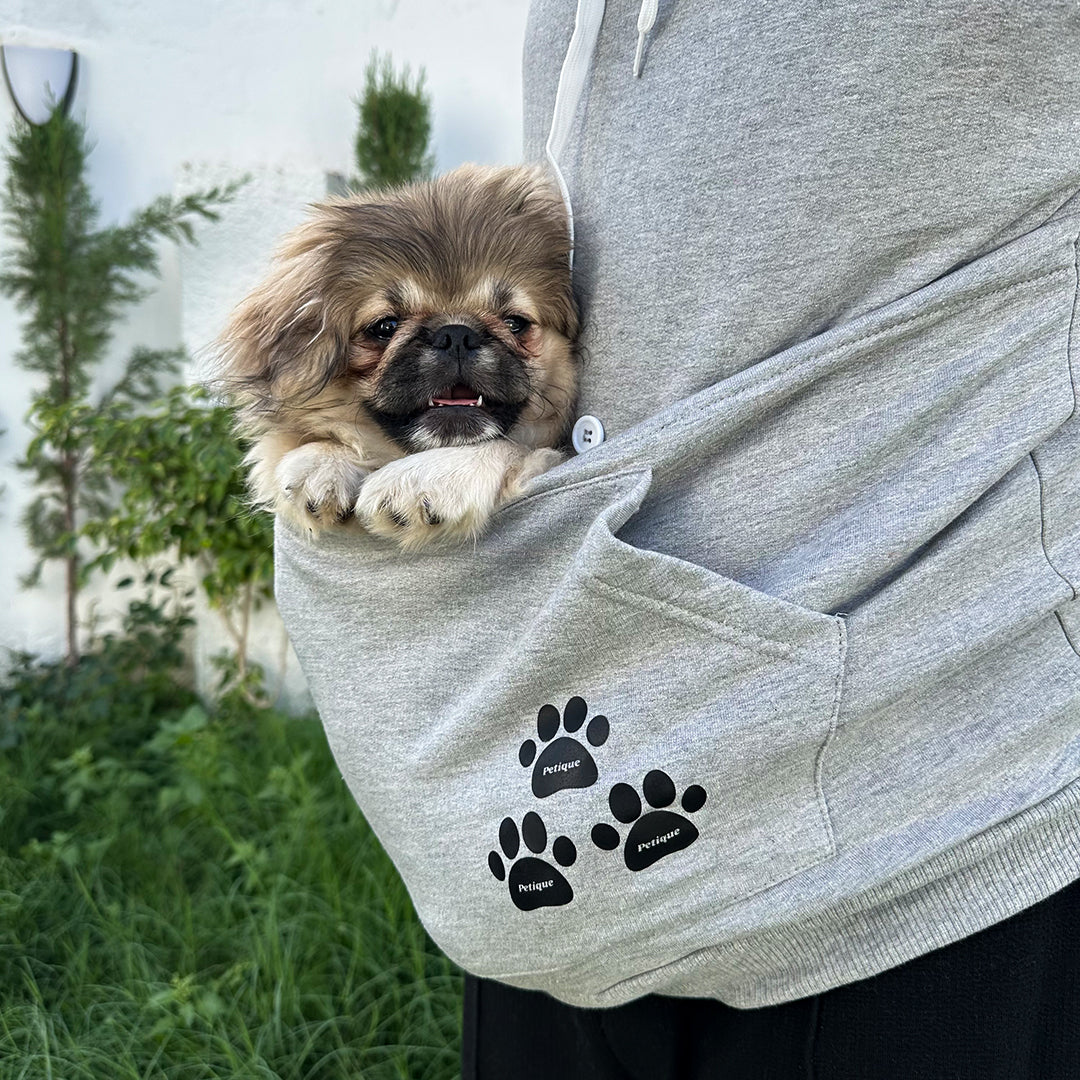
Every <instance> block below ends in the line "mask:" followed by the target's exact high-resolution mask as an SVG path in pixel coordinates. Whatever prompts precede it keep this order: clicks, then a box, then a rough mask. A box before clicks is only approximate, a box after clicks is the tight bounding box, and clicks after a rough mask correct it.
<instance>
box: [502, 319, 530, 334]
mask: <svg viewBox="0 0 1080 1080" xmlns="http://www.w3.org/2000/svg"><path fill="white" fill-rule="evenodd" d="M503 322H504V323H506V325H507V326H508V327H509V328H510V333H511V334H520V333H522V332H523V331H525V330H528V329H529V320H528V319H526V318H525V316H524V315H507V316H506V318H505V319H503Z"/></svg>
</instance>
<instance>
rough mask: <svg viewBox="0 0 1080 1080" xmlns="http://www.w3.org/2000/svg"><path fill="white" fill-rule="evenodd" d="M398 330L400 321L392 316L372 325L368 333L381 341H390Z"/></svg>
mask: <svg viewBox="0 0 1080 1080" xmlns="http://www.w3.org/2000/svg"><path fill="white" fill-rule="evenodd" d="M397 328H398V321H397V319H395V318H394V317H393V316H392V315H389V316H387V317H386V318H385V319H380V320H379V321H378V322H375V323H372V324H371V325H370V326H369V327H368V328H367V332H368V333H369V334H370V335H371V336H372V337H375V338H378V339H379V340H380V341H389V340H390V339H391V338H392V337H393V336H394V332H395V331H396V330H397Z"/></svg>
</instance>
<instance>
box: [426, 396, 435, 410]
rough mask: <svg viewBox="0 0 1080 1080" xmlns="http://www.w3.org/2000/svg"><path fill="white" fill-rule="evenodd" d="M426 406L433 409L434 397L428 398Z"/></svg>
mask: <svg viewBox="0 0 1080 1080" xmlns="http://www.w3.org/2000/svg"><path fill="white" fill-rule="evenodd" d="M427 407H428V408H429V409H434V408H435V399H434V398H433V397H430V398H428V401H427Z"/></svg>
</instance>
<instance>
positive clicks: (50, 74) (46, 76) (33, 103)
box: [0, 45, 79, 124]
mask: <svg viewBox="0 0 1080 1080" xmlns="http://www.w3.org/2000/svg"><path fill="white" fill-rule="evenodd" d="M0 60H2V62H3V68H4V82H6V83H7V88H8V93H9V94H11V100H12V101H13V102H14V103H15V108H16V109H18V110H19V114H20V115H21V116H22V118H23V119H24V120H27V121H29V122H30V123H31V124H44V123H45V121H46V120H48V119H49V116H50V115H51V114H52V111H53V109H55V108H60V109H62V110H63V111H64V112H67V110H68V109H69V108H70V106H71V99H72V98H73V97H74V96H75V78H76V74H77V72H78V66H79V61H78V56H77V55H76V54H75V53H74V52H71V51H69V50H68V49H38V48H34V47H32V46H29V45H4V46H0Z"/></svg>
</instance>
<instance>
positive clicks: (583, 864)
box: [278, 470, 845, 993]
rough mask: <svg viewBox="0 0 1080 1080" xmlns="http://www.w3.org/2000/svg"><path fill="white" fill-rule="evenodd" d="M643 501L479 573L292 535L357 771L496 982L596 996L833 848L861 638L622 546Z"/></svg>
mask: <svg viewBox="0 0 1080 1080" xmlns="http://www.w3.org/2000/svg"><path fill="white" fill-rule="evenodd" d="M649 483H650V476H649V473H648V471H647V470H633V471H630V472H623V473H617V474H614V475H608V476H605V477H601V478H597V479H592V480H587V481H583V482H581V483H576V484H570V485H568V486H565V487H561V488H556V489H554V490H549V491H546V492H544V493H542V494H539V495H536V496H534V497H529V498H525V499H522V500H520V501H519V502H517V503H515V504H513V505H511V506H509V507H507V508H506V509H505V510H504V511H503V512H502V513H501V514H500V515H499V518H498V521H497V523H496V525H495V527H494V528H493V530H492V531H491V533H490V534H489V535H488V536H487V537H485V539H484V541H483V542H482V544H480V545H479V546H478V547H477V548H476V549H475V551H473V550H465V551H447V552H440V553H433V554H428V555H422V556H403V555H401V554H399V553H398V552H396V551H388V550H387V548H386V547H385V545H383V544H381V543H379V542H377V541H372V540H371V539H370V538H367V537H352V538H349V539H348V540H331V541H330V542H329V543H323V544H320V548H319V551H318V552H317V553H316V552H314V550H313V549H312V548H311V547H309V546H308V545H306V544H305V543H304V542H303V541H302V540H300V539H299V538H297V537H296V536H294V535H292V534H290V533H289V532H288V531H287V530H286V529H284V528H283V527H281V526H279V528H278V559H279V564H282V563H284V564H287V572H286V573H282V574H280V575H279V603H280V605H281V607H282V610H283V614H284V615H285V617H286V621H287V624H288V626H289V629H290V633H291V634H292V637H293V640H294V642H295V643H296V646H297V649H298V652H299V653H300V657H301V661H302V663H303V665H304V668H305V671H306V672H307V675H308V678H309V681H310V683H311V687H312V691H313V693H314V696H315V700H316V703H317V705H318V707H319V711H320V713H321V716H322V719H323V723H324V725H325V727H326V730H327V734H328V737H329V739H330V743H331V746H332V748H333V750H334V753H335V755H336V757H337V760H338V763H339V765H340V767H341V770H342V774H343V776H344V777H345V779H346V781H347V782H348V784H349V786H350V788H351V790H352V792H353V794H354V796H355V797H356V799H357V801H358V802H359V804H360V806H361V808H362V809H363V811H364V813H365V815H366V816H367V818H368V820H369V821H370V822H371V824H372V826H373V827H374V829H375V830H376V832H377V834H378V835H379V838H380V840H381V841H382V842H383V844H384V845H385V847H386V849H387V851H388V853H389V854H390V856H391V857H392V858H393V860H394V861H395V863H396V865H397V866H398V869H399V870H400V871H401V874H402V877H403V878H404V880H405V883H406V885H407V886H408V888H409V891H410V894H411V896H412V898H413V901H414V903H415V905H416V908H417V911H418V913H419V915H420V917H421V919H422V920H423V922H424V924H425V926H426V927H427V929H428V931H429V932H430V933H431V935H432V937H433V938H434V939H435V940H436V941H437V942H438V943H439V945H440V946H441V947H442V948H443V949H444V950H445V951H446V952H447V954H448V955H450V956H451V957H452V958H453V959H455V960H456V961H457V962H458V963H460V964H461V965H462V966H464V967H465V968H467V969H469V970H471V971H474V972H477V973H478V974H484V975H494V976H500V977H503V978H508V979H514V978H522V979H526V980H527V979H528V976H529V975H531V974H535V973H540V972H570V971H573V972H576V973H579V974H580V975H581V977H582V978H583V979H584V982H583V983H582V986H583V987H584V986H585V985H588V987H589V988H590V989H589V991H588V992H589V993H598V992H600V991H602V989H603V988H605V987H606V986H608V985H611V984H613V983H616V982H618V981H621V980H623V979H626V978H628V977H632V976H634V975H637V974H639V973H643V972H645V971H647V970H649V969H651V968H653V967H656V966H657V965H658V963H662V962H663V960H664V959H665V958H668V959H670V958H674V957H678V956H682V955H685V954H687V953H689V952H692V951H694V950H695V949H698V948H701V947H703V946H705V945H706V944H708V943H709V941H710V938H709V934H708V929H707V928H708V927H709V926H710V923H711V918H710V916H715V913H716V912H717V911H719V910H721V909H723V908H724V907H725V906H726V905H729V904H731V903H733V902H735V901H736V900H738V899H740V898H743V897H746V896H749V895H751V894H753V893H755V892H758V891H760V890H763V889H767V888H769V887H770V886H772V885H775V884H777V883H778V882H781V881H784V880H786V879H787V878H790V877H791V876H793V875H795V874H797V873H799V872H800V871H801V870H803V869H805V868H806V867H808V866H811V865H813V864H815V863H818V862H820V861H822V860H824V859H827V858H829V857H830V855H831V854H832V852H833V840H832V831H831V828H830V824H829V817H828V810H827V806H826V802H825V798H824V794H823V792H822V790H821V784H820V771H821V762H822V755H823V753H824V751H825V748H826V745H827V743H828V740H829V736H830V733H831V731H832V728H833V725H834V723H835V717H836V711H837V707H838V701H839V693H840V684H841V674H842V670H843V655H844V640H845V638H844V625H843V621H842V620H841V619H839V618H836V617H833V616H828V615H822V614H819V613H816V612H812V611H809V610H805V609H803V608H800V607H798V606H796V605H793V604H789V603H787V602H785V601H782V600H779V599H775V598H773V597H770V596H767V595H765V594H763V593H759V592H757V591H755V590H753V589H750V588H747V587H746V586H743V585H741V584H739V583H737V582H735V581H731V580H728V579H726V578H723V577H721V576H719V575H717V574H715V573H713V572H711V571H709V570H705V569H703V568H701V567H698V566H695V565H692V564H690V563H686V562H682V561H680V560H678V559H675V558H671V557H670V556H667V555H662V554H659V553H656V552H651V551H644V550H639V549H637V548H633V547H631V546H629V545H627V544H625V543H623V542H622V541H621V540H619V539H618V538H617V537H616V536H615V531H616V530H617V529H618V528H619V527H620V525H621V524H622V523H623V522H624V521H625V520H626V519H628V518H629V517H630V516H631V515H632V514H633V512H634V511H635V510H636V508H637V507H638V505H639V504H640V502H641V500H642V498H643V497H644V495H645V494H646V492H647V490H648V486H649ZM306 581H311V582H312V584H313V585H315V586H317V592H316V593H313V594H311V595H312V596H313V595H318V596H319V598H320V599H319V600H318V602H314V601H313V600H312V599H311V596H309V595H306V590H305V582H306ZM282 586H284V588H283V587H282ZM328 586H329V587H328ZM343 656H346V657H347V659H346V660H345V661H344V662H342V657H343ZM658 935H659V937H658ZM658 940H662V942H663V947H662V949H661V950H659V952H660V953H662V955H658V946H657V942H658Z"/></svg>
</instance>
